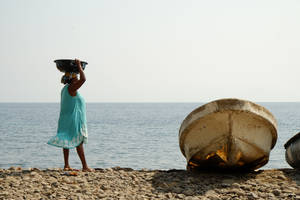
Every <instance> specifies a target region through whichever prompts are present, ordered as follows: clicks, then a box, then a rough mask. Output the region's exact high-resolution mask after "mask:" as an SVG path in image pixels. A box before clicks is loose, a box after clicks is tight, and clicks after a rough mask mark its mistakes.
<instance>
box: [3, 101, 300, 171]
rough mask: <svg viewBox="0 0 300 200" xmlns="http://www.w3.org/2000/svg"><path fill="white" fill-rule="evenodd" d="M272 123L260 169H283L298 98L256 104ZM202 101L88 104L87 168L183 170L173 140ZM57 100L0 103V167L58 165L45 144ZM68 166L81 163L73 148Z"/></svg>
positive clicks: (58, 154)
mask: <svg viewBox="0 0 300 200" xmlns="http://www.w3.org/2000/svg"><path fill="white" fill-rule="evenodd" d="M259 104H260V105H262V106H265V107H266V108H267V109H269V110H270V111H271V112H272V113H273V115H274V116H275V117H276V119H277V122H278V140H277V144H276V146H275V148H274V149H273V150H272V151H271V156H270V161H269V163H268V164H267V165H266V166H264V167H263V168H265V169H266V168H289V165H288V164H287V163H286V162H285V157H284V153H285V149H284V147H283V145H284V143H285V142H286V141H287V140H288V139H289V138H290V137H292V136H293V135H294V134H296V133H297V132H299V131H300V103H259ZM200 105H202V103H88V104H87V120H88V130H89V142H88V144H87V145H85V153H86V159H87V161H88V164H89V165H90V167H94V168H95V167H97V168H107V167H114V166H121V167H130V168H134V169H141V168H148V169H172V168H176V169H185V164H186V161H185V158H184V157H183V155H182V154H181V152H180V149H179V145H178V130H179V127H180V125H181V122H182V121H183V119H184V118H185V117H186V116H187V115H188V114H189V113H190V112H191V111H192V110H194V109H195V108H197V107H199V106H200ZM58 116H59V104H58V103H0V136H1V137H0V144H1V145H0V168H8V167H10V166H21V167H23V168H27V167H37V168H50V167H63V156H62V150H61V149H60V148H56V147H53V146H49V145H47V144H46V142H47V141H48V139H49V138H50V137H51V136H54V135H55V134H56V129H57V120H58ZM70 164H71V166H72V167H76V168H81V164H80V161H79V158H78V157H77V154H76V151H75V150H71V152H70Z"/></svg>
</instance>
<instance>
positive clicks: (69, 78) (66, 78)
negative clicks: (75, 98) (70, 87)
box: [61, 75, 72, 85]
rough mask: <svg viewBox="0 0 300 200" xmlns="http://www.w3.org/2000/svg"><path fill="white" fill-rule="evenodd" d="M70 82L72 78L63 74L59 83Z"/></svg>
mask: <svg viewBox="0 0 300 200" xmlns="http://www.w3.org/2000/svg"><path fill="white" fill-rule="evenodd" d="M71 82H72V78H71V77H70V76H66V75H63V77H62V78H61V83H63V84H64V85H65V84H67V83H68V84H70V83H71Z"/></svg>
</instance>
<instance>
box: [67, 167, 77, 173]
mask: <svg viewBox="0 0 300 200" xmlns="http://www.w3.org/2000/svg"><path fill="white" fill-rule="evenodd" d="M64 171H76V172H78V171H79V170H78V169H73V168H71V167H64Z"/></svg>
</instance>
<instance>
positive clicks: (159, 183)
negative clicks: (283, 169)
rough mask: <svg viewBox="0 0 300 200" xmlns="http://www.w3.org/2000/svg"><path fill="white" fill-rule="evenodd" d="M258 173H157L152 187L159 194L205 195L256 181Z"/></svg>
mask: <svg viewBox="0 0 300 200" xmlns="http://www.w3.org/2000/svg"><path fill="white" fill-rule="evenodd" d="M261 172H262V171H257V172H237V173H234V172H211V171H193V172H191V171H185V170H169V171H157V172H156V174H155V175H154V176H153V179H152V186H153V188H155V190H156V192H158V193H177V194H184V195H188V196H190V195H197V196H198V195H205V194H206V193H207V192H208V191H210V190H214V191H215V190H216V189H221V188H228V187H234V184H235V183H237V184H242V183H243V182H246V181H248V180H249V179H255V178H256V176H257V175H259V174H260V173H261Z"/></svg>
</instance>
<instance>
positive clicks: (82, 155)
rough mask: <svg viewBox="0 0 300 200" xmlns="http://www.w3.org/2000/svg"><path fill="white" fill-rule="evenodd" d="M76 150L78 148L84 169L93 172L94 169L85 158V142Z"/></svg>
mask: <svg viewBox="0 0 300 200" xmlns="http://www.w3.org/2000/svg"><path fill="white" fill-rule="evenodd" d="M76 150H77V154H78V156H79V158H80V160H81V163H82V171H88V172H91V171H93V170H92V169H90V168H89V167H88V165H87V163H86V160H85V156H84V149H83V144H82V143H81V144H80V145H79V146H78V147H76Z"/></svg>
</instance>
